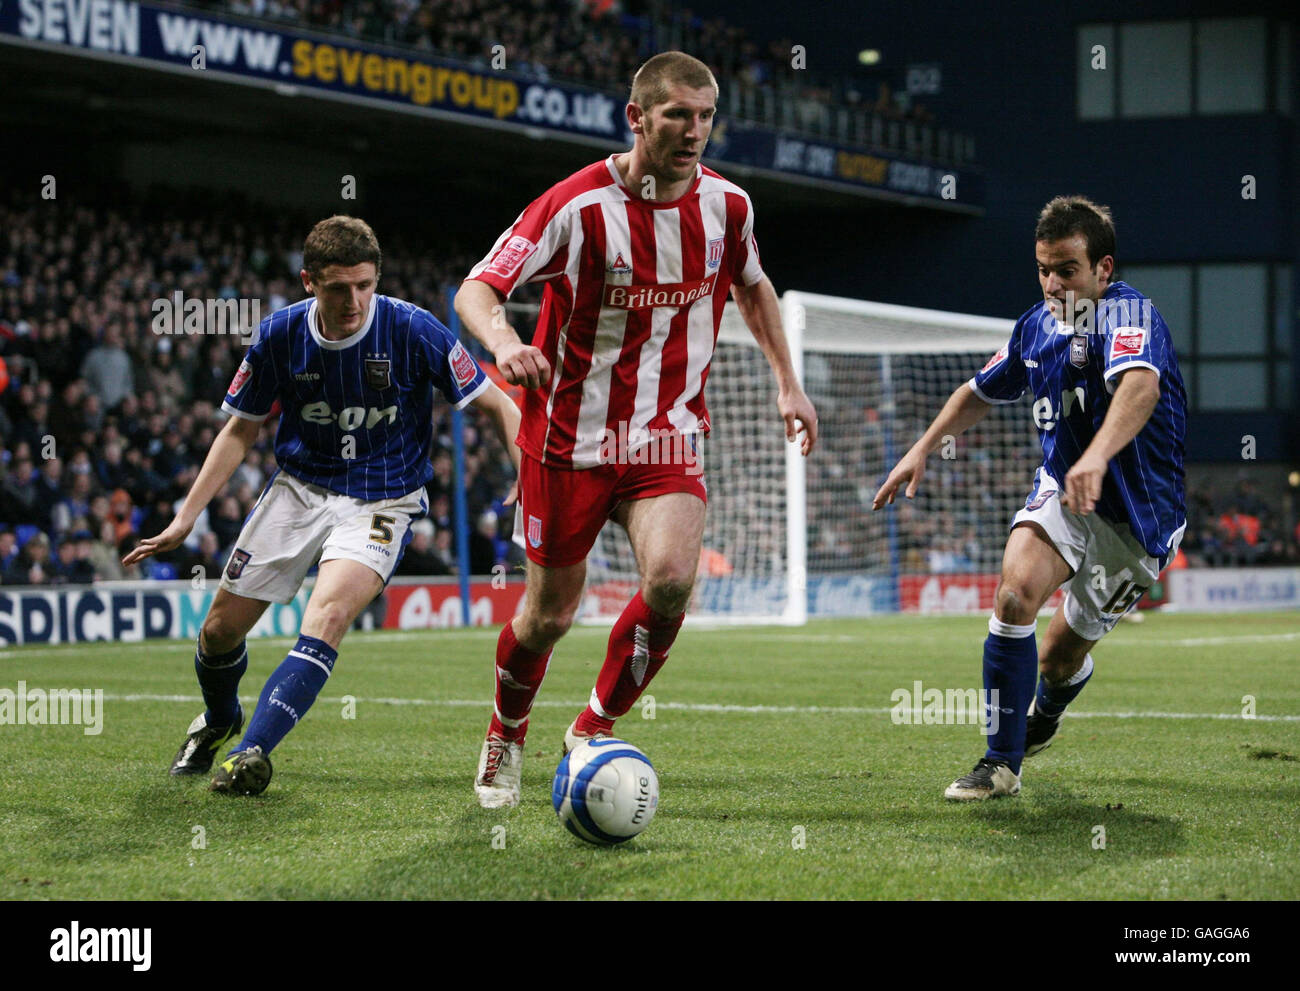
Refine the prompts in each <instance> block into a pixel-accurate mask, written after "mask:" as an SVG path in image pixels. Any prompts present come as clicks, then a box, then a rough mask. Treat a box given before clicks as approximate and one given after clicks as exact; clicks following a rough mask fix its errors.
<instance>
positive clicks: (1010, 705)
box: [984, 616, 1038, 774]
mask: <svg viewBox="0 0 1300 991" xmlns="http://www.w3.org/2000/svg"><path fill="white" fill-rule="evenodd" d="M1035 628H1036V625H1035V624H1034V623H1030V624H1029V625H1028V626H1014V625H1012V624H1011V623H1004V622H1002V621H1001V620H1000V619H998V618H997V617H996V616H995V617H993V618H992V619H990V620H989V635H988V639H986V640H985V641H984V692H985V700H986V705H987V707H988V711H987V712H986V713H985V715H986V717H987V718H988V719H991V720H992V722H991V723H986V724H985V729H986V731H987V730H992V732H991V733H989V749H988V752H987V753H986V754H985V756H986V757H987V758H988V759H989V760H1004V761H1006V762H1007V766H1009V767H1010V768H1011V771H1012V773H1013V774H1019V773H1020V762H1021V760H1022V759H1024V756H1025V716H1026V714H1027V713H1028V711H1029V702H1030V700H1031V699H1033V697H1034V679H1035V678H1036V677H1037V676H1038V642H1037V641H1036V640H1035V639H1034V631H1035ZM994 692H996V693H997V694H996V695H995V694H994Z"/></svg>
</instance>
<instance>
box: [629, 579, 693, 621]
mask: <svg viewBox="0 0 1300 991" xmlns="http://www.w3.org/2000/svg"><path fill="white" fill-rule="evenodd" d="M694 587H695V575H694V574H692V573H690V572H683V571H674V570H671V569H666V570H663V571H659V572H656V573H655V574H652V575H650V576H648V577H647V579H646V583H645V588H644V590H643V591H642V593H641V594H642V598H644V599H645V600H646V604H647V605H648V606H649V607H650V608H651V609H653V610H654V611H655V612H657V613H659V614H660V615H661V616H677V615H679V614H681V613H683V612H685V611H686V606H687V605H688V604H689V603H690V601H691V589H693V588H694Z"/></svg>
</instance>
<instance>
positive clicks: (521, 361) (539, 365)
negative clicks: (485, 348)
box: [493, 341, 551, 389]
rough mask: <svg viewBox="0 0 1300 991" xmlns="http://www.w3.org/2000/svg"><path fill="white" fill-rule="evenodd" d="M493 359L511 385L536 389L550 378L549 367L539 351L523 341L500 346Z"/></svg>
mask: <svg viewBox="0 0 1300 991" xmlns="http://www.w3.org/2000/svg"><path fill="white" fill-rule="evenodd" d="M493 357H495V358H496V362H497V368H499V369H500V370H501V374H502V375H503V376H505V380H506V381H507V382H509V383H510V384H511V385H522V386H523V387H524V388H525V389H536V388H538V387H540V386H543V385H545V384H546V383H547V381H548V380H549V379H550V377H551V366H550V364H549V363H548V362H547V360H546V359H545V358H544V357H542V352H541V350H540V349H539V348H535V347H533V346H532V345H531V344H525V343H524V342H523V341H520V342H518V343H516V344H504V345H502V346H501V348H500V349H499V350H498V351H497V353H496V354H495V355H494V356H493Z"/></svg>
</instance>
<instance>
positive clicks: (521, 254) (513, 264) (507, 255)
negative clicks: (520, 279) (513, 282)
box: [487, 234, 537, 279]
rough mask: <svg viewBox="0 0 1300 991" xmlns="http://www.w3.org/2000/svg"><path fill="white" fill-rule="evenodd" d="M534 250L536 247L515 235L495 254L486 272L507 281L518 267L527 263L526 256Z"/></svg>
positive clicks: (519, 235) (521, 236)
mask: <svg viewBox="0 0 1300 991" xmlns="http://www.w3.org/2000/svg"><path fill="white" fill-rule="evenodd" d="M536 250H537V245H535V244H533V242H532V241H530V240H528V238H526V237H524V236H523V235H522V234H516V235H515V236H514V237H512V238H511V239H510V240H509V241H507V242H506V243H505V245H504V247H502V249H501V250H500V251H498V252H497V254H496V257H495V258H493V259H492V264H491V265H489V266H488V267H487V271H489V272H491V273H492V274H493V275H499V276H501V278H503V279H508V278H510V277H511V276H513V275H514V274H515V272H517V271H519V266H520V265H522V264H523V263H524V262H525V261H527V260H528V256H529V255H531V254H532V253H533V252H534V251H536Z"/></svg>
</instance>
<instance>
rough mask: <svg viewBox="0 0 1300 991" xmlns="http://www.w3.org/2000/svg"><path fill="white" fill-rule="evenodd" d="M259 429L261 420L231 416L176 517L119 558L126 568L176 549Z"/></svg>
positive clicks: (242, 458)
mask: <svg viewBox="0 0 1300 991" xmlns="http://www.w3.org/2000/svg"><path fill="white" fill-rule="evenodd" d="M261 429H262V421H261V420H250V419H246V418H244V417H242V416H232V417H231V418H230V419H229V421H227V423H226V425H225V426H224V427H222V428H221V432H220V433H219V434H217V439H216V440H214V441H213V442H212V448H211V450H209V451H208V456H207V457H206V458H205V459H204V460H203V467H202V468H200V469H199V474H198V477H197V478H195V479H194V484H193V485H192V486H190V491H189V494H188V495H186V496H185V501H184V502H183V503H181V508H180V510H179V511H178V512H177V514H176V518H175V519H174V520H172V521H171V523H169V524H168V526H167V529H165V530H164V531H163V532H162V533H160V534H158V536H156V537H146V538H145V539H144V540H141V541H140V543H139V544H137V545H136V546H135V548H134V549H133V550H132V551H131V553H130V554H128V555H127V556H126V557H124V558H122V564H124V565H126V566H128V567H129V566H130V565H132V564H135V563H136V562H137V561H143V560H144V559H145V558H147V557H149V556H151V555H153V554H159V553H161V552H163V551H169V550H172V549H173V548H175V547H179V546H180V544H181V541H183V540H184V539H185V538H186V537H187V536H189V533H190V531H191V530H192V529H194V521H195V520H197V519H198V518H199V513H201V512H203V509H204V507H205V506H207V504H208V503H209V502H211V501H212V498H213V496H215V495H216V494H217V493H218V492H220V491H221V490H222V489H223V488H224V487H225V485H226V483H227V482H229V481H230V476H231V475H233V474H234V473H235V469H236V468H238V467H239V466H240V465H241V464H243V463H244V458H245V457H246V456H247V454H248V449H249V448H250V447H252V446H253V442H254V441H256V440H257V435H258V433H259V432H261Z"/></svg>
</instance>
